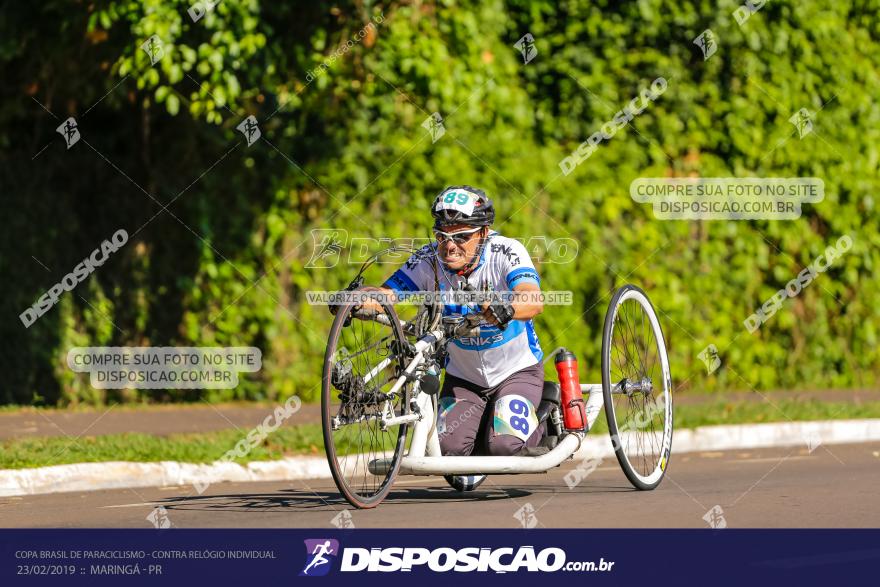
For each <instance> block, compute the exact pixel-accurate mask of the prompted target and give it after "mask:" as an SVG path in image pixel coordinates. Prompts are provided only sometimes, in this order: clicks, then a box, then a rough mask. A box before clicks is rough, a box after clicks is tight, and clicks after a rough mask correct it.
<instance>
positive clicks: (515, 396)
mask: <svg viewBox="0 0 880 587" xmlns="http://www.w3.org/2000/svg"><path fill="white" fill-rule="evenodd" d="M543 387H544V367H543V365H541V364H540V363H539V364H536V365H533V366H531V367H526V368H525V369H522V370H520V371H517V372H516V373H513V374H512V375H510V376H509V377H508V378H507V379H505V380H504V381H502V382H501V383H499V384H498V385H496V386H495V387H490V388H489V389H486V388H483V387H481V386H479V385H476V384H474V383H471V382H470V381H465V380H464V379H460V378H458V377H455V376H453V375H449V373H447V374H446V379H445V380H444V382H443V389H442V391H441V392H440V409H439V415H438V419H437V426H438V432H439V436H440V449H441V451H442V453H443V454H444V455H455V456H466V455H472V454H479V455H492V456H509V455H515V454H517V453H518V452H519V451H520V450H522V448H523V447H525V446H535V445H537V444H538V442H540V440H541V436H542V435H543V427H544V424H543V423H542V424H540V425H539V424H538V419H537V414H536V410H537V408H538V404H539V403H540V402H541V391H542V389H543Z"/></svg>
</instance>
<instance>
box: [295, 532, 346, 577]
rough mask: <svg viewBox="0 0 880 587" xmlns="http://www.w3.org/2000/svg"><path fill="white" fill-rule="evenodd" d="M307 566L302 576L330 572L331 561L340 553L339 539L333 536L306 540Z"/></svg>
mask: <svg viewBox="0 0 880 587" xmlns="http://www.w3.org/2000/svg"><path fill="white" fill-rule="evenodd" d="M305 543H306V566H305V568H304V569H303V570H302V572H301V573H300V574H299V576H300V577H322V576H324V575H326V574H327V573H329V572H330V563H332V562H333V559H334V558H336V557H337V556H338V555H339V541H338V540H333V539H332V538H318V539H314V538H313V539H310V540H306V541H305Z"/></svg>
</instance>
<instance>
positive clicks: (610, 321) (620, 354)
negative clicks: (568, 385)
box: [602, 285, 672, 490]
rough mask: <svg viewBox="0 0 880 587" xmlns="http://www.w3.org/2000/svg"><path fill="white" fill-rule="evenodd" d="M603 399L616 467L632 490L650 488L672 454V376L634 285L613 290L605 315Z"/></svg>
mask: <svg viewBox="0 0 880 587" xmlns="http://www.w3.org/2000/svg"><path fill="white" fill-rule="evenodd" d="M602 394H603V396H604V399H605V416H606V417H607V419H608V429H609V432H610V433H611V442H612V444H613V445H614V452H615V454H616V455H617V460H618V462H619V463H620V467H621V468H622V469H623V472H624V474H625V475H626V477H627V479H629V481H630V483H632V484H633V486H635V487H636V488H637V489H643V490H649V489H654V488H655V487H657V486H658V485H659V484H660V481H661V480H662V479H663V476H664V475H665V473H666V468H667V467H668V465H669V457H670V451H671V449H672V377H671V375H670V372H669V359H668V357H667V355H666V341H665V339H664V337H663V331H662V329H661V328H660V321H659V320H658V319H657V314H656V312H655V311H654V307H653V306H652V305H651V302H650V301H649V300H648V296H647V295H646V294H645V292H644V291H642V290H641V289H639V288H638V287H636V286H634V285H625V286H623V287H621V288H620V289H618V290H617V291H616V292H615V293H614V296H613V297H612V298H611V303H610V304H609V306H608V312H607V313H606V314H605V327H604V330H603V333H602Z"/></svg>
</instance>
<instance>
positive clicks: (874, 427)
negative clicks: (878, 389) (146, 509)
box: [0, 419, 880, 478]
mask: <svg viewBox="0 0 880 587" xmlns="http://www.w3.org/2000/svg"><path fill="white" fill-rule="evenodd" d="M874 441H880V419H873V420H823V421H820V422H775V423H769V424H737V425H731V426H701V427H699V428H688V429H683V430H673V431H672V458H673V459H674V458H675V455H676V454H680V453H685V452H708V451H717V450H741V449H749V448H770V447H778V446H798V445H800V446H803V447H804V448H806V449H808V450H810V451H811V452H812V450H814V449H815V448H817V447H818V446H820V445H822V444H852V443H858V442H874ZM613 455H614V448H613V446H612V444H611V437H610V436H608V435H607V434H606V435H601V436H587V438H585V439H584V441H583V442H582V443H581V447H580V448H579V449H578V451H577V452H576V453H575V458H585V457H594V458H595V457H601V458H604V457H610V456H613ZM0 478H2V477H0Z"/></svg>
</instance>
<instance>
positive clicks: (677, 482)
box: [0, 443, 880, 528]
mask: <svg viewBox="0 0 880 587" xmlns="http://www.w3.org/2000/svg"><path fill="white" fill-rule="evenodd" d="M573 465H574V463H573V462H571V461H568V462H566V463H565V464H564V465H563V466H562V467H561V468H560V469H555V470H553V471H551V472H550V473H548V474H545V475H517V476H496V477H490V478H489V479H488V480H487V482H486V483H484V484H483V486H481V487H480V488H479V489H478V490H476V491H474V492H471V493H466V494H462V493H457V492H456V491H454V490H452V489H451V488H449V487H448V486H446V484H445V482H444V481H443V479H441V478H435V477H399V478H398V481H397V483H396V484H395V487H394V489H393V490H392V492H391V494H390V495H389V497H388V498H387V499H386V500H385V502H384V503H382V504H381V505H380V506H379V507H378V508H376V509H373V510H352V509H351V508H350V507H349V506H348V505H347V504H346V503H345V502H344V501H342V500H340V498H339V497H338V495H337V493H336V489H335V487H334V486H333V483H332V481H330V480H320V481H308V482H301V481H297V482H289V483H223V484H217V485H214V486H211V487H210V488H209V489H208V490H207V491H206V492H205V493H204V494H203V495H201V496H198V495H197V494H196V493H195V492H194V491H193V490H192V488H191V487H166V488H150V489H136V490H134V489H122V490H113V491H95V492H86V493H60V494H52V495H42V496H31V497H21V498H0V527H104V528H106V527H124V528H152V527H153V524H152V522H150V521H149V520H148V519H147V516H149V515H150V514H151V512H153V510H154V509H155V508H157V507H159V506H162V507H164V508H165V511H164V512H162V513H163V514H164V515H165V516H167V520H168V522H169V523H170V524H171V525H172V527H177V528H196V527H198V528H207V527H225V528H229V527H240V528H244V527H259V528H285V527H310V528H326V527H333V526H334V525H336V526H339V525H344V524H353V525H354V526H355V527H358V528H368V527H377V528H391V527H418V528H426V527H427V528H431V527H436V528H441V527H454V528H467V527H482V528H484V527H497V528H506V527H509V528H516V527H521V520H525V521H526V522H527V523H528V524H534V526H535V527H547V528H552V527H576V528H596V527H679V528H699V527H704V528H706V527H708V525H709V524H708V522H707V521H706V520H704V519H703V517H704V516H705V515H706V514H707V513H708V512H709V511H710V509H713V508H715V506H720V510H717V509H716V516H715V518H714V519H715V520H716V523H720V522H721V517H723V519H724V522H725V523H726V525H727V527H729V528H743V527H875V528H876V527H880V492H878V487H880V443H870V444H856V445H833V446H819V447H818V448H816V449H815V450H814V451H813V452H812V453H809V452H808V451H807V449H806V448H803V447H794V448H792V447H788V448H776V449H762V450H750V451H729V452H714V453H692V454H683V455H679V456H676V455H674V454H673V459H672V462H671V465H670V468H669V470H668V474H667V476H666V478H665V479H664V481H663V483H662V484H661V486H660V487H659V488H658V489H657V490H655V491H653V492H639V491H635V490H633V489H632V487H631V486H630V485H629V483H628V482H627V480H626V478H625V477H624V476H623V473H622V472H621V471H620V469H619V467H618V465H617V461H616V460H615V459H614V458H611V459H609V460H606V461H605V462H604V463H603V464H602V466H600V467H599V468H598V469H597V470H596V471H595V472H594V473H593V474H592V475H590V476H589V477H588V478H587V479H586V480H585V481H584V482H583V483H582V484H581V485H579V486H578V487H576V488H574V489H573V490H569V489H568V488H567V487H566V485H565V482H564V481H563V475H564V474H565V472H566V471H567V470H569V469H571V468H572V467H573ZM719 516H721V517H719ZM154 518H155V516H154ZM160 519H166V518H160Z"/></svg>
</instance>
